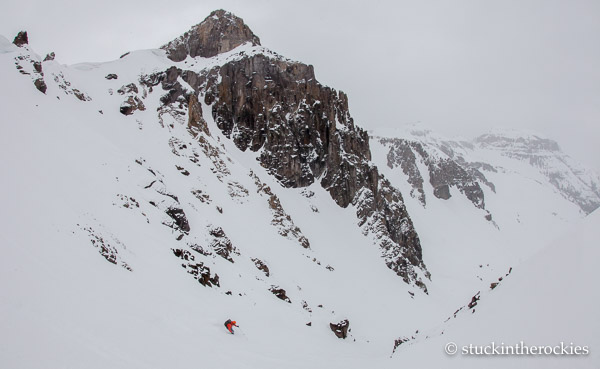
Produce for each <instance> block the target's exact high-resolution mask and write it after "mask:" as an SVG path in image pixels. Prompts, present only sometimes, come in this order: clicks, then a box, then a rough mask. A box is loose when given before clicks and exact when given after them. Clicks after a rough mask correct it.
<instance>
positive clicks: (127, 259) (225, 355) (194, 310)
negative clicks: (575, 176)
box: [0, 36, 600, 369]
mask: <svg viewBox="0 0 600 369" xmlns="http://www.w3.org/2000/svg"><path fill="white" fill-rule="evenodd" d="M248 53H264V54H265V55H267V56H268V57H272V58H279V57H280V56H279V55H277V54H275V53H273V52H271V51H269V50H267V49H265V48H262V47H250V46H248V45H242V46H240V47H238V48H236V49H235V50H232V51H231V52H229V53H225V54H221V55H218V56H216V57H214V58H209V59H206V58H201V57H198V58H195V59H192V58H188V59H187V60H185V61H183V62H179V63H174V62H172V61H170V60H169V59H167V58H166V56H165V52H164V51H162V50H145V51H136V52H132V53H130V54H129V55H127V56H125V57H123V58H121V59H119V60H116V61H113V62H108V63H85V64H78V65H73V66H68V65H62V64H60V63H59V61H45V62H42V58H41V57H40V56H39V55H36V54H35V53H34V52H33V51H31V50H29V48H28V46H24V47H20V48H19V47H16V46H15V45H13V44H11V43H10V42H9V41H8V40H7V39H6V38H4V37H1V36H0V70H1V72H0V73H1V74H2V80H3V83H2V84H1V85H0V101H2V112H1V114H2V120H1V132H0V150H1V151H0V155H1V158H2V159H1V160H0V173H2V176H3V180H2V191H0V196H1V198H0V201H1V204H2V207H1V213H0V227H1V228H0V245H1V247H2V249H1V251H2V257H1V258H0V332H1V334H0V367H2V368H40V367H52V368H89V369H93V368H98V369H100V368H102V369H104V368H115V369H117V368H127V369H134V368H144V369H151V368H157V369H158V368H184V367H190V366H194V367H207V368H257V367H260V368H264V369H269V368H281V367H285V368H307V367H312V368H364V367H375V368H398V367H410V368H430V367H456V368H464V367H488V368H491V367H498V368H501V367H502V368H504V367H507V366H517V367H528V368H532V367H536V368H571V367H578V368H597V367H598V364H599V363H600V356H599V350H600V338H599V336H598V334H597V333H598V332H600V326H599V322H600V320H598V319H597V318H596V314H597V311H598V310H600V295H599V292H598V291H599V290H598V288H597V286H596V285H597V282H598V281H599V278H598V276H597V273H596V272H595V267H596V264H597V260H598V257H599V256H600V255H599V254H598V248H597V247H596V245H597V241H596V240H598V238H599V237H600V234H599V230H598V225H599V224H600V218H599V217H600V214H599V213H598V211H595V212H593V213H592V214H590V215H588V216H587V217H585V218H584V217H583V213H582V212H581V211H580V209H579V208H578V207H577V206H576V205H575V204H573V203H572V202H570V201H568V200H566V199H565V198H564V197H562V196H561V195H560V194H559V193H557V192H556V191H555V190H554V189H553V188H552V187H551V186H550V185H548V183H547V179H545V177H543V176H541V175H538V174H536V173H535V172H533V171H531V170H530V168H529V167H527V166H524V165H523V166H521V164H519V163H518V161H515V160H514V158H506V157H503V156H501V155H498V154H497V153H493V152H488V151H485V150H484V151H480V152H479V153H478V154H477V155H492V156H493V158H492V159H489V158H488V159H489V160H488V159H486V160H488V161H494V162H496V163H499V164H498V165H499V166H502V167H503V168H504V169H505V170H504V171H499V172H497V173H489V179H490V180H491V181H492V182H494V183H495V185H496V193H493V192H492V191H490V190H488V189H487V188H485V187H484V191H485V196H486V209H488V210H489V211H490V212H491V213H492V214H493V216H494V218H493V219H494V222H495V225H494V223H492V222H489V221H487V220H486V219H485V218H484V216H485V212H484V211H482V210H481V209H476V208H474V207H473V205H472V204H471V203H470V202H469V201H468V200H467V199H466V198H464V197H461V196H458V195H456V196H453V197H452V198H450V199H449V200H441V199H437V198H435V197H433V195H431V191H433V189H432V188H429V187H427V188H426V193H427V196H429V197H428V198H429V199H430V200H428V205H427V206H426V207H423V206H422V205H421V204H420V203H419V202H418V201H417V200H415V199H414V198H412V197H411V196H410V195H408V193H409V192H410V184H408V183H407V182H406V178H405V177H403V174H402V172H400V171H398V170H392V169H390V168H388V167H386V164H385V163H386V158H385V155H386V151H385V148H384V147H382V146H377V145H376V144H375V142H374V141H375V140H372V141H373V146H372V153H373V162H374V164H376V165H378V167H379V168H380V169H381V170H382V172H383V173H384V174H385V175H386V177H388V178H390V180H391V182H392V184H393V185H395V186H397V187H398V188H399V189H400V190H401V191H402V193H403V196H404V200H405V202H406V206H407V208H408V211H409V213H410V216H411V217H412V219H413V221H414V224H415V227H416V229H417V231H418V233H419V236H420V238H421V243H422V245H423V260H424V261H425V263H426V265H427V267H428V269H429V271H430V272H431V274H432V278H431V281H427V285H428V290H429V294H425V293H423V291H421V290H420V289H418V288H415V287H414V286H410V285H408V284H406V283H404V282H403V281H402V279H401V278H399V277H398V276H397V275H396V274H395V273H394V272H393V271H391V270H390V269H388V268H387V267H386V266H385V264H384V263H383V262H382V260H381V255H380V250H379V249H378V248H377V247H375V246H374V240H373V238H372V236H365V235H363V233H362V231H361V229H360V228H359V227H358V225H357V218H356V209H354V208H353V207H352V206H349V207H348V208H345V209H344V208H340V207H338V206H337V205H336V204H335V202H334V201H333V200H332V199H331V196H330V194H329V193H327V192H326V191H325V190H324V189H323V188H322V187H321V186H320V185H318V184H315V185H312V186H310V187H307V188H300V189H293V188H284V187H282V186H281V185H280V184H279V183H278V182H277V181H276V180H275V179H274V178H273V177H272V176H271V175H269V173H268V172H267V170H266V169H265V168H263V167H262V166H261V165H260V164H259V162H258V161H257V160H256V157H257V155H258V154H259V153H251V152H241V151H240V150H238V149H237V148H236V147H235V145H234V144H233V142H232V141H230V140H229V139H227V138H226V137H225V136H224V135H223V134H222V133H221V132H220V130H219V128H218V127H217V125H216V124H215V122H214V120H213V118H212V115H211V107H210V106H208V105H206V104H205V103H204V102H202V110H203V117H204V119H205V120H206V122H207V123H208V130H209V132H210V134H209V135H208V134H204V133H200V134H199V135H197V136H195V135H193V134H191V133H190V131H189V130H188V127H187V111H184V113H185V114H183V115H181V114H177V112H172V113H164V114H162V115H161V114H160V113H161V111H160V110H158V111H157V109H159V108H160V106H161V102H160V97H161V95H162V94H163V93H164V92H165V91H162V90H161V89H160V86H157V87H155V89H154V91H151V90H150V89H147V88H146V86H143V85H141V84H140V83H139V78H140V77H141V76H143V75H149V74H151V73H153V72H160V71H164V70H165V69H167V68H168V67H170V66H173V65H175V66H177V65H179V66H183V65H185V68H194V70H198V71H201V70H202V69H204V68H212V67H214V66H218V65H222V64H223V63H225V62H226V61H227V60H229V59H230V58H238V57H243V55H244V54H248ZM19 57H21V59H19ZM36 61H37V62H40V63H41V65H42V66H43V79H44V81H45V83H46V85H47V90H46V93H45V94H44V93H41V92H40V91H39V90H38V89H37V88H36V86H35V85H34V84H33V81H34V80H35V78H37V77H36V76H37V75H38V74H36V73H37V72H36V71H35V66H34V64H33V62H36ZM16 65H21V69H19V68H16V67H15V66H16ZM20 70H22V71H24V72H26V73H27V74H25V73H21V72H20ZM109 74H116V75H117V76H118V78H116V79H107V78H106V76H108V75H109ZM131 83H133V84H134V85H135V86H136V88H137V89H138V91H139V92H138V93H136V94H135V96H139V98H140V101H143V105H144V107H145V110H137V111H135V112H134V113H133V114H132V115H123V114H121V112H120V108H121V107H122V104H123V102H124V100H126V99H127V97H129V96H132V97H133V96H134V94H133V93H131V92H126V91H125V90H124V93H119V92H118V91H119V90H120V89H122V88H124V87H126V86H127V85H128V84H131ZM78 95H79V96H82V98H80V97H78ZM201 101H202V100H201ZM481 160H483V159H481ZM386 168H387V169H386ZM486 175H488V173H486ZM425 182H426V184H427V181H425ZM266 187H268V188H269V190H266ZM275 199H276V200H275ZM277 203H279V206H277ZM169 211H170V212H171V213H170V214H172V215H169ZM178 211H181V212H183V213H184V214H185V219H186V222H187V224H188V226H189V231H185V225H184V223H183V221H182V220H181V219H182V218H181V217H180V215H181V212H178ZM219 229H220V231H219ZM221 232H222V233H221ZM565 232H566V233H565ZM221 234H223V235H221ZM302 237H304V238H305V239H306V240H308V241H309V242H310V247H309V248H306V247H304V245H303V238H302ZM198 250H201V251H198ZM184 251H185V252H187V254H185V252H184ZM178 255H179V256H178ZM181 255H184V256H181ZM185 255H187V256H185ZM192 258H193V260H192ZM255 259H258V260H260V261H261V262H263V263H264V264H266V265H267V266H268V269H269V275H268V276H267V275H266V273H265V272H264V271H263V270H259V269H258V268H257V266H256V262H255ZM206 268H208V269H210V271H208V272H207V271H206ZM511 268H512V269H511ZM509 270H511V271H510V273H509ZM194 271H196V274H194ZM198 271H200V273H208V276H206V278H207V279H204V280H203V281H204V282H206V280H209V279H210V285H203V284H202V283H200V280H201V279H202V276H199V275H198ZM507 273H509V274H508V275H507ZM216 275H218V285H217V283H216V282H215V281H216V280H217V279H216ZM499 277H502V278H503V280H502V281H500V283H499V284H498V285H497V286H496V287H495V288H494V289H493V290H491V289H490V284H491V283H494V282H498V280H497V279H498V278H499ZM278 288H281V289H284V290H285V292H286V295H287V297H288V298H289V301H290V302H286V301H284V300H282V299H279V298H277V297H276V296H275V295H274V294H273V293H272V292H271V291H270V289H278ZM478 291H480V295H479V300H478V301H477V305H476V306H475V307H474V309H472V308H468V307H466V305H467V304H468V303H469V302H471V298H472V296H474V295H475V294H477V292H478ZM461 307H463V309H462V310H460V312H459V313H458V314H456V318H454V312H455V311H456V310H457V309H460V308H461ZM450 316H452V318H451V319H449V320H447V318H448V317H450ZM229 318H230V319H233V320H236V321H237V322H238V324H239V325H240V328H239V329H237V330H236V334H235V335H230V334H228V333H227V331H226V330H225V327H224V326H223V322H224V321H225V320H227V319H229ZM344 319H348V320H349V322H350V332H349V335H348V337H347V338H346V339H344V340H342V339H338V338H337V337H336V336H335V335H334V334H333V333H332V331H331V329H330V326H329V324H330V323H338V322H340V321H342V320H344ZM308 323H310V325H307V324H308ZM417 331H418V332H419V333H415V332H417ZM412 336H414V339H410V340H409V341H407V342H406V343H403V344H402V345H400V346H399V347H398V348H397V349H396V351H395V353H394V354H392V351H393V349H394V342H395V341H396V340H397V339H400V338H401V337H407V338H411V337H412ZM519 341H524V342H525V343H526V344H528V345H556V344H560V342H565V343H571V342H573V343H575V344H576V345H581V346H588V347H589V351H590V353H589V354H588V355H585V356H578V357H557V356H545V357H531V356H530V357H517V356H510V357H506V356H503V357H498V356H496V357H490V356H488V357H471V356H465V355H460V354H457V355H455V356H449V355H446V354H445V353H444V347H445V345H446V344H447V343H448V342H455V343H456V344H457V345H459V346H463V345H468V344H476V345H486V344H489V343H491V342H504V343H506V344H514V343H518V342H519Z"/></svg>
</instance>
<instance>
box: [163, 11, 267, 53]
mask: <svg viewBox="0 0 600 369" xmlns="http://www.w3.org/2000/svg"><path fill="white" fill-rule="evenodd" d="M246 42H250V43H252V45H254V46H256V45H260V39H259V38H258V37H257V36H256V35H254V33H252V31H251V30H250V28H249V27H248V26H247V25H246V24H244V21H243V20H242V19H241V18H239V17H236V16H235V15H233V14H231V13H229V12H226V11H224V10H215V11H214V12H212V13H210V15H209V16H208V17H207V18H206V19H205V20H204V21H202V23H200V24H198V25H196V26H194V27H192V29H191V30H189V31H188V32H186V33H185V34H184V35H183V36H181V37H179V38H178V39H176V40H173V41H171V42H169V43H168V44H166V45H164V46H162V47H161V48H162V49H165V50H166V51H167V54H168V55H169V58H170V59H171V60H173V61H182V60H184V59H185V58H187V56H188V55H189V56H191V57H196V56H202V57H205V58H210V57H212V56H215V55H217V54H220V53H224V52H227V51H230V50H233V49H235V48H236V47H238V46H240V45H242V44H243V43H246Z"/></svg>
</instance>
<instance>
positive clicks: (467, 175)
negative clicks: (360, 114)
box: [378, 138, 495, 209]
mask: <svg viewBox="0 0 600 369" xmlns="http://www.w3.org/2000/svg"><path fill="white" fill-rule="evenodd" d="M378 140H379V142H380V143H381V144H383V145H385V146H386V147H388V148H389V152H388V155H387V164H388V166H389V167H390V168H392V169H393V168H395V167H400V168H402V171H403V172H404V174H405V175H407V176H408V182H409V183H410V184H411V185H412V187H413V190H412V191H411V196H412V197H414V198H417V199H418V200H419V201H420V202H421V204H423V206H425V205H426V195H425V192H424V190H423V182H424V181H423V174H421V172H420V171H419V169H418V166H417V163H418V162H419V161H421V162H423V163H424V164H425V165H426V166H427V169H428V175H429V182H430V183H431V186H432V187H433V195H434V196H435V197H437V198H439V199H443V200H448V199H449V198H450V197H452V194H451V188H456V189H458V190H459V191H460V192H461V193H462V194H464V195H465V196H466V197H467V198H468V199H469V200H470V201H471V202H472V203H473V205H475V207H477V208H479V209H485V199H484V193H483V189H482V188H481V186H480V183H483V184H485V185H487V186H488V187H490V189H491V190H492V191H495V186H494V184H493V183H491V182H489V181H488V180H487V179H486V178H485V175H484V174H483V173H481V171H479V170H478V169H477V168H480V167H482V163H474V164H470V163H467V162H466V161H465V160H464V159H463V158H462V157H460V156H458V155H456V154H455V153H454V151H453V150H452V148H451V147H450V146H451V145H452V144H453V143H452V142H444V143H441V144H440V145H439V147H436V148H434V149H439V150H441V151H442V152H443V153H444V154H446V156H445V157H441V156H440V157H438V156H433V155H430V154H429V153H428V148H427V147H426V145H425V144H422V143H420V142H417V141H411V140H406V139H401V138H379V139H378Z"/></svg>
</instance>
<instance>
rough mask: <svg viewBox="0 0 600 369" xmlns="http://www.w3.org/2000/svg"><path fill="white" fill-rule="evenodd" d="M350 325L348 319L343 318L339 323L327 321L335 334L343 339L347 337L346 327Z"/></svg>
mask: <svg viewBox="0 0 600 369" xmlns="http://www.w3.org/2000/svg"><path fill="white" fill-rule="evenodd" d="M349 327H350V321H348V319H344V320H342V321H341V322H339V323H329V328H331V331H332V332H333V333H334V334H335V335H336V337H337V338H343V339H345V338H346V337H348V328H349Z"/></svg>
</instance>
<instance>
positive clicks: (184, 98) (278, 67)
mask: <svg viewBox="0 0 600 369" xmlns="http://www.w3.org/2000/svg"><path fill="white" fill-rule="evenodd" d="M216 30H220V31H219V32H218V35H217V33H215V32H217V31H216ZM243 42H251V43H252V44H254V45H258V44H259V40H258V38H257V37H256V36H254V34H253V33H252V32H251V31H250V30H249V28H248V27H247V26H246V25H244V24H243V21H242V20H241V19H239V18H237V17H235V16H233V15H230V14H229V13H226V12H223V11H217V12H213V13H212V14H211V16H209V17H208V18H207V19H205V20H204V21H203V22H202V23H201V24H199V25H198V26H196V27H194V28H193V29H192V31H190V32H188V33H186V34H185V35H183V36H182V37H180V38H179V39H177V40H175V41H173V42H171V43H169V44H167V45H165V46H163V48H164V49H166V50H167V52H168V54H169V56H170V58H171V59H173V60H183V58H185V57H186V56H187V55H191V56H198V55H199V56H214V55H216V54H217V53H219V52H224V51H228V50H231V49H232V48H233V47H235V46H236V45H239V44H241V43H243ZM179 77H181V78H182V79H183V80H184V81H185V82H186V83H187V84H188V85H189V86H191V87H192V88H193V89H194V91H193V92H190V91H186V89H185V88H183V87H182V86H181V84H180V83H179V82H178V81H177V80H178V78H179ZM142 80H143V81H142ZM142 80H140V82H141V83H142V84H146V85H147V86H156V85H158V84H159V83H162V88H163V89H164V90H166V91H167V94H165V95H164V96H163V97H162V98H161V101H162V103H163V104H165V105H172V106H175V105H178V106H179V108H182V107H183V108H188V109H192V110H195V109H196V108H197V107H196V106H195V100H194V98H191V94H192V93H193V94H194V95H195V96H198V97H202V96H203V97H204V102H205V103H206V104H207V105H211V106H212V115H213V118H214V120H215V122H216V124H217V126H218V128H219V129H220V130H221V131H222V132H223V134H224V135H225V136H226V137H228V138H230V139H231V140H232V141H233V142H234V143H235V144H236V146H237V147H238V148H239V149H240V150H242V151H246V150H251V151H254V152H256V151H260V152H261V154H260V157H259V160H260V163H261V165H262V166H263V167H265V168H267V170H268V171H269V172H270V173H271V174H272V175H273V176H274V177H275V178H277V180H279V182H280V183H281V184H282V185H283V186H285V187H306V186H309V185H311V184H312V183H314V182H315V181H316V180H317V179H318V180H319V181H320V184H321V186H322V187H323V188H325V189H326V190H327V191H328V192H329V193H330V195H331V197H332V198H333V200H334V201H335V202H336V203H337V204H338V205H339V206H341V207H348V206H350V205H353V206H355V207H356V209H357V217H358V218H359V224H360V225H361V226H362V227H363V231H364V233H365V234H371V235H373V238H374V239H375V240H377V241H376V242H377V243H378V245H379V247H380V248H381V250H382V254H383V256H384V257H385V263H386V264H387V265H388V266H389V267H390V268H392V269H393V270H394V271H395V272H396V273H397V274H398V275H400V276H401V277H402V278H403V279H404V280H405V281H406V282H407V283H414V284H417V285H419V286H421V287H422V288H423V289H425V288H424V283H423V281H422V280H421V277H420V276H419V275H424V276H425V277H428V276H429V274H428V272H427V270H426V267H425V264H424V263H423V260H422V253H421V245H420V241H419V237H418V235H417V233H416V231H415V229H414V227H413V224H412V221H411V219H410V217H409V216H408V213H407V212H406V208H405V206H404V203H403V199H402V195H401V194H400V193H399V191H397V190H396V189H394V188H392V186H391V185H390V184H389V182H387V181H386V180H385V179H384V178H383V176H382V175H380V174H379V171H378V169H377V168H376V167H375V166H373V165H372V164H371V162H370V160H371V152H370V148H369V137H368V134H367V133H366V132H365V131H364V130H362V129H361V128H359V127H357V126H356V125H355V124H354V120H353V119H352V117H351V116H350V113H349V109H348V97H347V96H346V95H345V94H344V93H343V92H341V91H340V92H338V91H336V90H334V89H332V88H330V87H326V86H323V85H321V84H320V83H319V82H318V81H317V80H316V78H315V74H314V70H313V67H312V66H310V65H306V64H302V63H299V62H293V61H290V60H287V59H285V58H283V57H281V56H279V55H277V54H275V53H272V52H268V51H265V50H263V51H261V52H258V53H248V54H244V53H239V55H238V56H237V57H235V58H232V59H231V60H230V61H229V62H226V63H225V64H223V65H221V66H215V67H213V68H212V69H208V70H204V71H202V72H199V73H198V72H193V71H186V70H181V69H178V68H175V67H171V68H170V69H168V70H167V71H165V72H162V73H157V74H153V75H151V76H144V77H142ZM188 117H189V119H191V120H195V119H193V118H192V117H197V113H196V112H189V110H188ZM188 124H189V123H188ZM390 201H391V202H390ZM274 205H276V204H274ZM305 244H306V246H304V247H308V243H307V242H306V243H305ZM419 270H420V271H421V272H422V273H421V272H419Z"/></svg>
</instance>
